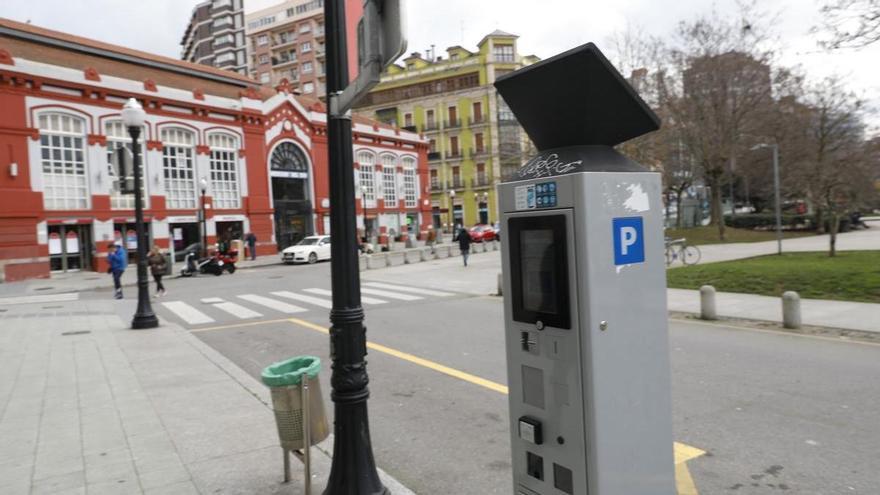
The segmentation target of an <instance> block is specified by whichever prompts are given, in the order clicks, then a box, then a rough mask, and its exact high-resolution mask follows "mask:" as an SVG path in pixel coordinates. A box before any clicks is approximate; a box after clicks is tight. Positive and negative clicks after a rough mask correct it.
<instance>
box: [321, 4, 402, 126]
mask: <svg viewBox="0 0 880 495" xmlns="http://www.w3.org/2000/svg"><path fill="white" fill-rule="evenodd" d="M357 3H358V2H357V1H356V0H348V1H346V19H347V20H346V31H347V47H346V48H347V52H348V65H349V80H350V81H351V82H350V83H349V85H348V86H347V87H346V88H345V90H344V91H342V94H340V95H338V96H336V95H330V114H331V115H343V114H345V113H346V112H347V111H349V110H350V109H351V107H352V106H353V105H354V104H355V103H356V102H357V101H358V100H360V99H361V98H362V97H363V96H365V95H366V94H367V93H368V92H369V91H370V90H371V89H373V87H374V86H375V85H376V84H378V83H379V80H380V77H381V74H382V71H383V70H385V68H386V67H388V66H389V65H391V64H392V63H393V62H394V61H395V60H397V59H398V58H399V57H400V56H401V55H403V54H404V52H406V30H405V28H406V26H405V24H406V23H405V17H406V9H405V0H363V7H362V9H360V8H358V5H357ZM360 12H362V13H363V15H362V16H361V17H360V19H359V20H358V21H357V23H356V29H354V32H352V31H353V29H352V28H353V27H354V26H355V25H354V24H353V22H354V19H356V15H357V14H358V13H360ZM353 40H354V44H353ZM355 47H356V50H357V51H356V53H354V49H355ZM355 55H356V56H355ZM354 60H356V62H357V63H356V66H355V64H353V63H352V62H353V61H354ZM355 67H356V70H355ZM355 74H356V75H355Z"/></svg>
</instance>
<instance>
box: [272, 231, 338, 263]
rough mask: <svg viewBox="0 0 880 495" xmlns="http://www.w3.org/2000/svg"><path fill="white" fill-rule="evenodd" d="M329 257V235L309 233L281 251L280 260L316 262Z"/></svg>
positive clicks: (286, 261) (285, 261) (287, 261)
mask: <svg viewBox="0 0 880 495" xmlns="http://www.w3.org/2000/svg"><path fill="white" fill-rule="evenodd" d="M329 259H330V236H329V235H310V236H308V237H306V238H305V239H303V240H301V241H299V242H297V243H296V244H294V245H293V246H290V247H288V248H287V249H285V250H284V251H281V261H283V262H284V263H287V264H291V263H317V262H318V261H320V260H329Z"/></svg>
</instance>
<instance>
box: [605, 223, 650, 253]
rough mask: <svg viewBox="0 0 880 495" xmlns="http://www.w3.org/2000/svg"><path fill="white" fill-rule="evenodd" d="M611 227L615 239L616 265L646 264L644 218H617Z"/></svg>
mask: <svg viewBox="0 0 880 495" xmlns="http://www.w3.org/2000/svg"><path fill="white" fill-rule="evenodd" d="M611 225H612V237H613V238H614V264H615V265H631V264H633V263H644V262H645V240H644V237H645V236H644V228H643V222H642V217H628V218H615V219H614V220H612V222H611Z"/></svg>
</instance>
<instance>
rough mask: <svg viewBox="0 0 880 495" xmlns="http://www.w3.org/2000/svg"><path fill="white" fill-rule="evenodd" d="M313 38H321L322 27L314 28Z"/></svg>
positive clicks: (322, 35)
mask: <svg viewBox="0 0 880 495" xmlns="http://www.w3.org/2000/svg"><path fill="white" fill-rule="evenodd" d="M315 38H316V39H323V38H324V28H317V29H315Z"/></svg>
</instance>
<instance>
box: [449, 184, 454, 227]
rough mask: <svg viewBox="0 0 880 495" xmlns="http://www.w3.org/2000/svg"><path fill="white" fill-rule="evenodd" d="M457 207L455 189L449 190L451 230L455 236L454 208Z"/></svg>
mask: <svg viewBox="0 0 880 495" xmlns="http://www.w3.org/2000/svg"><path fill="white" fill-rule="evenodd" d="M454 209H455V189H450V190H449V232H452V237H455V217H454V214H453V210H454Z"/></svg>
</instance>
